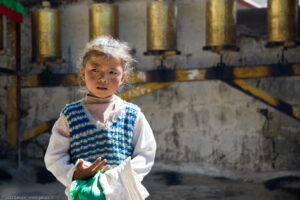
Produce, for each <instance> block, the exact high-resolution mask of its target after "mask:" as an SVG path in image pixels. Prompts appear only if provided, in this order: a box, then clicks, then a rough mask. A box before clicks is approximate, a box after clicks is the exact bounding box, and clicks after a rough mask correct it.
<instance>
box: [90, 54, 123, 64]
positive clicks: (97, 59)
mask: <svg viewBox="0 0 300 200" xmlns="http://www.w3.org/2000/svg"><path fill="white" fill-rule="evenodd" d="M87 62H93V63H99V64H100V63H103V64H104V63H106V64H111V65H121V64H122V62H121V59H120V58H116V57H113V56H111V55H103V54H100V53H92V54H91V55H90V57H89V59H88V60H87Z"/></svg>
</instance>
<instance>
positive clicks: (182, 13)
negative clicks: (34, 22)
mask: <svg viewBox="0 0 300 200" xmlns="http://www.w3.org/2000/svg"><path fill="white" fill-rule="evenodd" d="M67 2H68V1H67ZM115 2H116V3H117V4H118V5H119V9H120V39H121V40H125V41H127V42H128V43H130V45H131V46H132V47H133V48H134V49H135V52H136V53H135V55H134V57H135V58H136V59H137V60H138V64H137V66H136V69H137V70H150V69H155V68H156V67H157V66H158V65H159V60H158V59H157V58H156V57H153V56H144V55H143V52H144V51H145V50H146V5H147V2H150V1H146V0H143V1H140V0H127V1H125V0H120V1H115ZM91 3H92V1H91V0H78V1H72V2H70V3H64V4H63V5H60V6H59V7H58V9H59V10H60V11H61V13H62V21H61V23H62V52H63V58H64V60H65V62H64V63H62V64H51V65H50V66H49V69H50V70H51V71H52V72H54V73H75V72H78V71H77V67H76V62H77V60H78V56H79V54H80V51H81V50H82V49H83V47H84V45H85V43H86V42H87V41H88V5H90V4H91ZM177 3H178V24H177V28H178V37H177V38H178V40H177V41H178V50H180V51H181V55H177V56H170V57H167V59H166V63H165V64H166V66H167V67H168V68H175V69H189V68H205V67H210V66H214V65H216V64H217V63H218V62H219V56H218V55H217V54H214V53H211V52H208V51H203V50H202V47H203V46H204V45H205V1H204V0H178V1H177ZM35 8H36V7H28V8H27V9H26V15H25V19H24V22H23V23H22V27H21V28H22V73H23V74H24V75H26V74H35V73H41V72H42V71H43V70H45V69H46V66H45V65H43V64H37V63H33V62H32V61H31V20H30V17H31V16H30V12H31V10H33V9H35ZM254 18H255V17H254ZM254 18H252V17H251V13H250V14H249V17H248V19H249V21H251V20H252V21H251V22H252V24H253V23H255V22H257V23H258V24H260V25H261V26H257V30H256V29H255V27H256V26H251V25H247V23H245V24H243V23H242V22H240V23H239V25H238V27H237V32H238V39H237V44H238V46H239V47H240V51H239V52H230V53H225V55H224V61H225V63H226V64H228V65H233V66H243V65H262V64H273V63H277V61H278V60H279V55H280V50H279V49H266V48H265V47H264V45H265V44H266V31H262V30H261V29H260V28H261V27H263V28H265V24H263V25H262V19H261V21H260V20H257V21H254V22H253V20H255V19H254ZM299 53H300V48H299V47H298V48H295V49H290V50H288V52H287V53H286V56H287V59H288V60H289V61H290V62H293V63H300V57H299V55H300V54H299ZM1 59H2V60H3V59H5V58H4V57H3V56H0V61H1ZM247 81H248V82H249V83H252V84H253V85H255V86H257V87H259V88H261V89H263V90H265V91H267V92H269V93H270V94H272V95H274V96H275V97H278V98H280V99H282V100H284V101H286V102H288V103H290V104H292V105H295V106H298V107H300V103H299V102H300V101H299V100H300V79H299V78H298V77H287V78H268V79H259V80H247ZM0 83H1V87H0V99H1V100H0V101H1V102H3V103H1V105H0V123H1V124H0V135H1V138H2V140H1V141H2V142H1V143H2V145H3V144H4V143H5V142H3V138H4V137H5V134H6V132H5V128H4V127H5V112H6V91H5V87H6V85H7V80H6V78H5V77H3V76H1V77H0ZM81 97H82V94H80V93H78V88H77V87H70V88H63V87H55V88H32V89H22V121H21V128H22V130H24V129H27V128H30V127H32V126H34V125H37V124H39V123H42V122H44V121H47V120H50V119H55V118H57V117H58V116H59V111H60V109H61V108H62V107H63V106H64V105H65V104H66V103H68V102H71V101H74V100H77V99H79V98H81ZM132 102H134V103H136V104H138V105H139V106H140V107H141V108H142V111H143V112H144V113H145V115H146V117H147V119H148V120H149V122H150V124H151V126H152V128H153V131H154V134H155V137H156V140H157V143H158V149H157V157H156V159H157V163H158V164H163V165H165V166H176V167H178V166H179V168H180V169H183V170H184V169H186V170H194V171H197V170H198V171H201V170H202V169H203V170H204V172H206V171H207V170H208V171H209V170H218V171H222V170H241V171H248V172H250V171H269V170H271V171H277V170H295V169H298V168H299V166H300V160H299V155H300V145H299V143H300V134H299V133H300V122H299V121H297V120H295V119H292V118H290V117H289V116H287V115H285V114H282V113H280V112H279V111H277V110H275V109H273V108H271V107H270V106H268V105H266V104H264V103H262V102H260V101H258V100H256V99H254V98H252V97H250V96H248V95H245V94H244V93H241V92H240V91H238V90H236V89H234V88H232V87H231V86H229V85H227V84H225V83H224V82H221V81H201V82H184V83H183V82H180V83H175V84H173V85H171V86H169V87H167V88H164V89H161V90H158V91H155V92H152V93H151V94H148V95H145V96H142V97H139V98H137V99H134V100H133V101H132ZM49 136H50V133H45V134H43V135H40V136H38V137H37V138H34V139H32V140H30V141H28V142H24V143H23V144H22V152H23V155H25V156H29V157H36V158H41V157H43V153H44V151H45V149H46V147H47V142H48V138H49Z"/></svg>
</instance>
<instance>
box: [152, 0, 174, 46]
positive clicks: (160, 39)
mask: <svg viewBox="0 0 300 200" xmlns="http://www.w3.org/2000/svg"><path fill="white" fill-rule="evenodd" d="M176 17H177V6H176V5H174V4H173V3H169V2H167V1H163V0H158V1H153V2H151V3H149V4H148V6H147V51H148V52H149V51H150V52H151V51H154V52H155V51H176V48H177V44H176V43H177V42H176Z"/></svg>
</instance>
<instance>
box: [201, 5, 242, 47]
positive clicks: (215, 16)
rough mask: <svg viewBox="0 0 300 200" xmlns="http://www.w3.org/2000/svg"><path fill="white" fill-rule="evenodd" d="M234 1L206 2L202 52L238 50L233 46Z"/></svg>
mask: <svg viewBox="0 0 300 200" xmlns="http://www.w3.org/2000/svg"><path fill="white" fill-rule="evenodd" d="M235 25H236V1H235V0H207V1H206V46H205V47H204V48H203V49H204V50H211V51H220V50H238V48H237V47H236V46H235Z"/></svg>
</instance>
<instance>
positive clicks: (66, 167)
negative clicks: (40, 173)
mask: <svg viewBox="0 0 300 200" xmlns="http://www.w3.org/2000/svg"><path fill="white" fill-rule="evenodd" d="M83 103H84V107H85V109H86V112H87V114H88V116H89V118H90V119H91V120H94V121H95V122H96V123H97V124H98V125H100V126H101V125H103V126H104V125H105V124H106V123H110V122H111V121H112V120H113V119H114V118H115V117H116V115H118V114H119V113H120V112H121V111H122V109H120V108H121V107H122V105H123V103H124V101H123V100H122V99H120V98H119V97H117V96H115V95H113V96H112V97H110V98H106V99H100V98H95V97H91V96H86V97H85V99H83ZM132 145H133V153H132V156H131V157H132V159H131V166H132V170H133V174H134V175H135V176H136V178H137V179H138V180H139V181H142V180H143V178H144V176H145V175H147V174H148V173H149V172H150V170H151V168H152V166H153V164H154V158H155V152H156V142H155V139H154V136H153V132H152V129H151V127H150V125H149V123H148V121H147V120H146V118H145V116H144V114H143V113H142V112H141V111H139V112H138V114H137V118H136V123H135V126H134V128H133V137H132ZM69 150H70V131H69V127H68V123H67V120H66V119H65V116H64V115H60V117H59V118H58V120H57V121H56V122H55V124H54V126H53V128H52V135H51V137H50V141H49V145H48V148H47V151H46V154H45V158H44V159H45V164H46V167H47V169H48V170H49V171H50V172H52V173H53V175H54V176H55V177H56V178H57V179H58V180H59V181H60V182H61V183H62V184H63V185H65V186H66V194H67V195H68V191H69V186H70V184H71V183H72V179H73V174H74V171H75V168H76V165H77V163H75V164H73V163H71V162H70V154H69ZM88 164H89V163H87V165H88Z"/></svg>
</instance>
